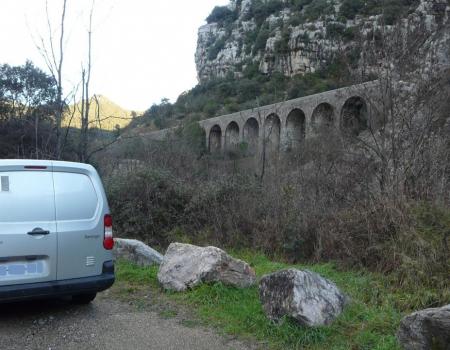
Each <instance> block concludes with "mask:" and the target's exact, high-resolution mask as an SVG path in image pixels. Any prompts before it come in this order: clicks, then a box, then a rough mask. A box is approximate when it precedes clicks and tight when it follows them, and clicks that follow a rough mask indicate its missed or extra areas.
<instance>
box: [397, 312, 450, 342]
mask: <svg viewBox="0 0 450 350" xmlns="http://www.w3.org/2000/svg"><path fill="white" fill-rule="evenodd" d="M397 338H398V340H399V342H400V344H401V346H402V347H403V349H405V350H449V349H450V305H447V306H444V307H442V308H437V309H426V310H421V311H418V312H415V313H413V314H411V315H409V316H406V317H405V318H404V319H403V320H402V322H401V323H400V328H399V330H398V333H397Z"/></svg>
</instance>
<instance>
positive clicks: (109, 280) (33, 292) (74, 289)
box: [0, 261, 115, 303]
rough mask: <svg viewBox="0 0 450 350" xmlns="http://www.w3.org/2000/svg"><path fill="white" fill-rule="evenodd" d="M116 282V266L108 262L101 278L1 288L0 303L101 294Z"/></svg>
mask: <svg viewBox="0 0 450 350" xmlns="http://www.w3.org/2000/svg"><path fill="white" fill-rule="evenodd" d="M114 280H115V276H114V264H113V262H112V261H108V262H106V263H104V264H103V272H102V274H101V275H99V276H92V277H84V278H76V279H70V280H63V281H51V282H41V283H27V284H18V285H12V286H0V303H6V302H12V301H20V300H28V299H40V298H53V297H62V296H68V295H77V294H88V293H96V292H101V291H103V290H106V289H108V288H109V287H111V286H112V285H113V283H114Z"/></svg>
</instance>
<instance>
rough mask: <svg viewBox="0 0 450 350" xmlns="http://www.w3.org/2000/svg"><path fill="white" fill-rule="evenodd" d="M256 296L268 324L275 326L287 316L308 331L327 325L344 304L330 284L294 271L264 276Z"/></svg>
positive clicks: (316, 275)
mask: <svg viewBox="0 0 450 350" xmlns="http://www.w3.org/2000/svg"><path fill="white" fill-rule="evenodd" d="M259 295H260V299H261V302H262V304H263V309H264V311H265V313H266V315H267V317H268V318H269V319H270V320H272V321H276V322H278V321H280V320H281V319H282V318H283V317H285V316H288V317H291V318H293V319H295V320H296V321H298V322H299V323H300V324H302V325H305V326H310V327H312V326H321V325H327V324H330V323H331V322H332V321H333V320H334V319H335V318H336V317H337V316H339V314H341V312H342V311H343V310H344V306H345V304H346V302H347V298H346V296H345V295H344V294H343V293H342V292H341V291H340V290H339V289H338V287H337V286H336V285H335V284H334V283H333V282H331V281H329V280H327V279H325V278H323V277H321V276H320V275H318V274H316V273H314V272H310V271H300V270H297V269H288V270H282V271H278V272H275V273H272V274H270V275H266V276H264V277H263V278H262V279H261V281H260V284H259Z"/></svg>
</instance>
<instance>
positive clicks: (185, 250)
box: [158, 243, 256, 291]
mask: <svg viewBox="0 0 450 350" xmlns="http://www.w3.org/2000/svg"><path fill="white" fill-rule="evenodd" d="M158 280H159V282H160V283H161V285H162V286H163V287H164V288H165V289H168V290H174V291H184V290H186V289H188V288H192V287H194V286H196V285H198V284H200V283H203V282H222V283H224V284H227V285H231V286H235V287H238V288H246V287H249V286H251V285H253V284H254V283H255V280H256V275H255V271H254V270H253V269H252V268H251V267H250V266H249V265H248V264H247V263H246V262H244V261H242V260H239V259H235V258H233V257H231V256H230V255H228V254H227V253H226V252H224V251H223V250H222V249H219V248H216V247H198V246H194V245H191V244H182V243H172V244H171V245H170V246H169V248H168V249H167V252H166V255H165V256H164V259H163V261H162V263H161V266H160V267H159V272H158Z"/></svg>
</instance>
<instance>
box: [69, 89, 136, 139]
mask: <svg viewBox="0 0 450 350" xmlns="http://www.w3.org/2000/svg"><path fill="white" fill-rule="evenodd" d="M140 114H142V113H141V112H136V111H130V110H127V109H125V108H123V107H121V106H119V105H118V104H117V103H115V102H113V101H111V100H110V99H108V98H107V97H106V96H103V95H94V96H93V97H92V98H91V105H90V108H89V123H90V125H89V127H90V128H98V129H102V130H108V131H112V130H116V129H123V128H125V127H127V126H128V125H129V124H130V123H131V121H132V120H133V118H134V117H136V116H137V115H140ZM64 125H65V126H69V125H70V126H71V127H74V128H80V127H81V102H78V103H77V104H75V105H70V106H69V111H68V112H67V113H66V116H65V118H64Z"/></svg>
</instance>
